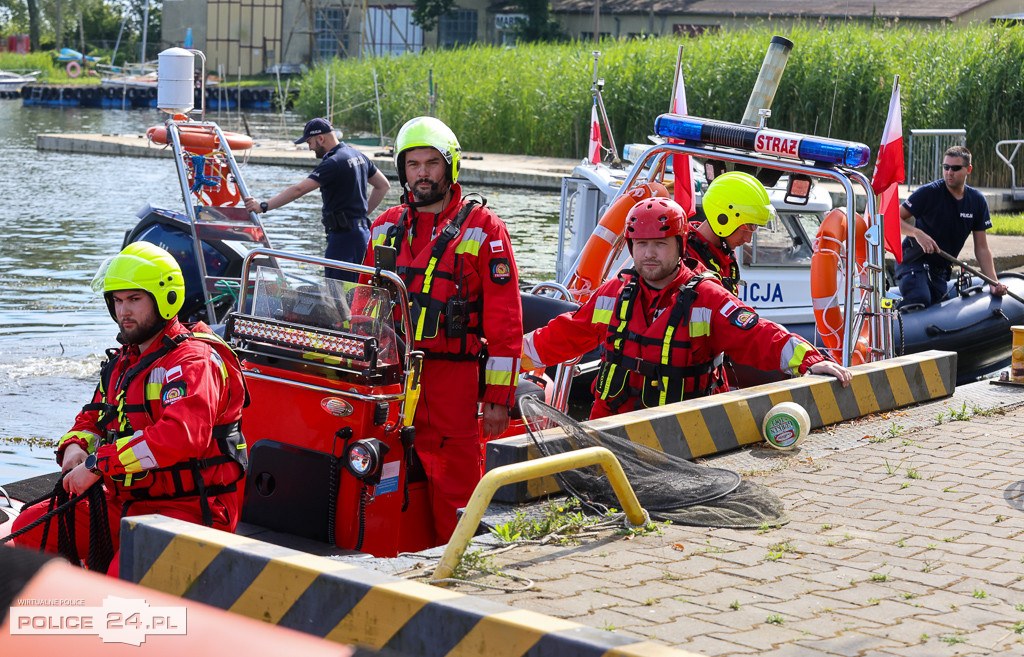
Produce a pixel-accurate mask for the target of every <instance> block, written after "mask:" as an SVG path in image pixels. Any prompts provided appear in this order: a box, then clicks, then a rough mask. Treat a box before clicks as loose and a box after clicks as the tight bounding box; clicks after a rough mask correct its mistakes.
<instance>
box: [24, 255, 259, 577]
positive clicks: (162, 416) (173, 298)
mask: <svg viewBox="0 0 1024 657" xmlns="http://www.w3.org/2000/svg"><path fill="white" fill-rule="evenodd" d="M92 286H93V290H94V291H96V292H97V293H100V294H102V295H103V298H104V300H105V301H106V304H107V309H108V310H109V312H110V316H111V317H112V318H113V319H114V321H116V322H117V325H118V328H119V329H120V333H119V335H118V341H119V342H120V343H121V344H122V346H121V348H120V349H117V350H113V349H110V350H108V351H107V356H108V359H107V361H106V362H105V363H104V364H103V366H102V367H101V369H100V382H99V385H98V386H97V388H96V392H95V394H94V396H93V399H92V402H91V403H89V404H86V405H85V406H84V407H83V409H82V412H81V413H79V414H78V417H77V418H75V424H74V426H73V427H72V429H71V431H69V432H68V433H66V434H64V436H63V437H62V438H61V439H60V441H59V442H58V446H57V462H58V463H59V464H60V466H61V471H62V472H63V474H64V477H63V480H62V482H61V484H62V485H63V489H64V491H66V492H67V493H68V494H70V495H71V496H78V495H82V494H84V493H86V492H88V493H89V496H88V498H87V499H82V500H81V501H80V502H78V503H77V504H76V505H75V506H73V507H72V508H71V509H70V511H69V513H68V516H67V517H65V518H62V519H58V518H51V519H49V520H47V521H44V522H41V523H39V524H38V525H36V526H35V527H33V528H31V529H29V530H28V531H27V532H25V533H24V534H22V535H20V536H18V537H17V538H16V539H15V541H16V544H17V545H20V546H22V547H31V548H37V549H40V550H49V551H58V549H59V550H60V551H62V552H63V553H64V554H65V556H69V557H70V558H71V560H72V561H73V562H77V561H78V558H79V557H81V559H83V560H85V559H86V555H89V556H88V560H87V564H86V565H87V566H88V567H89V568H92V569H97V570H102V569H106V570H107V572H108V573H109V574H111V575H115V576H116V574H117V571H118V563H117V555H116V554H115V552H116V550H117V546H118V534H119V528H120V521H121V518H122V517H123V516H135V515H142V514H147V513H159V514H162V515H165V516H170V517H172V518H178V519H180V520H186V521H189V522H194V523H197V524H203V525H206V526H208V527H214V528H217V529H222V530H225V531H234V529H235V526H236V525H237V523H238V518H239V514H240V512H241V505H242V487H241V485H240V484H239V482H240V481H241V479H242V477H243V476H244V474H245V467H246V449H245V444H244V441H243V438H242V434H241V431H240V426H241V423H240V418H241V416H242V408H243V406H244V405H245V404H246V403H247V399H248V395H247V392H246V389H245V382H244V379H243V378H242V372H241V367H240V365H239V363H238V359H237V358H236V357H235V354H234V352H232V351H231V348H230V347H228V345H227V344H225V343H224V342H223V341H222V340H221V339H220V338H219V337H217V336H216V335H214V334H213V332H212V331H211V330H210V328H209V327H208V326H206V325H205V324H203V323H201V322H200V323H197V324H194V325H191V326H190V327H185V326H183V325H182V324H181V323H180V322H179V321H178V318H177V315H176V313H177V312H178V310H180V309H181V306H182V304H183V302H184V297H185V283H184V279H183V277H182V273H181V268H180V267H179V266H178V263H177V262H176V261H175V260H174V258H173V257H172V256H171V255H170V254H169V253H167V252H166V251H164V250H163V249H161V248H160V247H158V246H155V245H153V244H150V243H148V242H136V243H133V244H130V245H128V246H127V247H125V248H124V250H122V251H121V253H120V254H118V255H116V256H114V257H112V258H109V259H108V260H107V261H105V262H104V263H103V265H101V267H100V269H99V271H98V272H97V274H96V277H95V278H94V279H93V283H92ZM97 484H99V485H97ZM58 492H60V491H58ZM48 507H49V504H48V503H47V502H45V501H44V502H40V503H38V504H36V505H34V506H32V507H29V508H28V509H27V510H26V511H25V512H23V513H22V514H21V515H20V516H18V518H17V520H16V521H15V523H14V533H17V532H18V531H19V530H24V529H25V528H27V527H29V526H30V525H32V524H34V523H35V521H37V520H42V517H43V516H44V515H45V514H46V513H47V509H48ZM90 520H91V522H93V523H96V524H98V525H99V526H98V528H94V531H93V532H90ZM51 525H53V527H51ZM65 527H66V530H65ZM91 538H92V539H93V540H92V541H91V540H90V539H91ZM58 543H61V544H62V545H60V546H59V548H58ZM104 553H105V554H104ZM108 560H109V561H108ZM108 563H109V568H108Z"/></svg>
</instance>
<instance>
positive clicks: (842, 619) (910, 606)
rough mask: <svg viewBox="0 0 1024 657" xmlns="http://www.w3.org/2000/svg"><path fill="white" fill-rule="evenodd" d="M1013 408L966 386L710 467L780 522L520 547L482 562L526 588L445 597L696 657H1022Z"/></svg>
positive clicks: (1022, 518) (1012, 392)
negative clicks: (773, 505)
mask: <svg viewBox="0 0 1024 657" xmlns="http://www.w3.org/2000/svg"><path fill="white" fill-rule="evenodd" d="M1022 403H1024V389H1020V388H1008V387H1003V386H995V385H991V384H989V383H988V382H982V383H975V384H971V385H968V386H963V387H960V388H958V389H957V391H956V393H955V394H954V396H953V397H952V398H948V399H944V400H940V401H935V402H930V403H926V404H922V405H919V406H915V407H912V408H909V409H905V410H901V411H895V412H892V413H885V414H881V415H876V416H873V417H867V418H864V419H861V420H856V421H853V422H847V423H843V424H841V425H835V426H832V427H829V428H828V429H826V430H823V431H816V432H814V433H813V434H811V436H810V437H809V438H808V440H807V441H805V442H804V443H803V444H802V445H801V446H800V448H798V450H795V451H792V452H780V451H777V450H774V449H772V448H770V447H767V446H765V445H764V444H763V443H762V444H761V445H760V446H755V447H754V448H752V449H749V450H744V451H739V452H734V453H731V454H727V455H724V456H721V457H717V458H714V459H709V460H708V461H707V464H708V465H713V466H717V467H726V468H730V469H734V470H737V471H740V472H741V473H742V474H744V475H745V476H746V477H748V478H751V479H754V480H755V481H757V482H758V483H761V484H763V485H765V486H767V487H768V488H770V489H771V490H772V491H773V492H774V493H776V494H777V495H778V496H779V497H780V498H782V500H783V501H784V503H785V505H786V509H787V513H788V514H789V516H790V517H791V518H792V521H791V522H790V523H789V524H787V525H785V526H783V527H763V528H762V529H760V530H734V529H707V528H700V527H683V526H679V525H659V526H658V531H657V532H656V533H651V534H647V535H643V536H634V537H628V538H627V537H624V536H621V535H616V534H614V533H613V532H610V531H606V532H605V533H604V535H602V536H600V537H598V538H596V539H590V540H588V541H586V542H584V543H583V544H581V545H565V546H563V545H558V544H557V543H549V544H547V545H520V546H517V547H515V548H513V549H511V550H507V551H503V552H500V553H497V554H494V555H493V556H492V557H489V559H490V563H491V564H492V567H493V568H494V569H496V570H498V571H501V572H502V573H504V574H505V575H513V576H516V577H519V578H525V579H528V580H531V581H532V582H534V587H533V588H532V589H531V590H529V591H525V592H518V593H509V592H503V591H496V590H487V589H478V588H475V587H473V586H471V585H465V584H464V585H460V586H458V587H457V589H456V590H458V591H462V592H465V593H467V594H469V595H472V596H474V597H479V598H481V599H485V600H492V601H500V602H502V603H503V604H509V605H512V606H514V607H516V608H518V609H524V610H529V611H533V612H540V613H543V614H546V615H548V616H552V617H555V618H560V619H563V620H565V621H570V622H575V623H582V624H585V625H588V626H590V627H596V628H601V629H604V630H606V631H609V632H613V633H615V634H618V635H622V636H625V637H630V638H634V639H637V640H640V639H647V640H649V641H655V642H658V643H664V644H666V645H668V646H672V647H675V648H682V649H684V650H687V651H691V652H693V653H697V654H700V655H707V656H712V655H714V656H725V655H748V654H758V655H762V656H771V657H787V656H800V657H826V656H833V655H843V656H850V655H889V656H894V655H899V656H904V657H911V656H915V655H954V654H955V655H1021V654H1024V566H1022V565H1021V562H1022V561H1024V541H1022V540H1021V538H1022V536H1024V453H1022V452H1021V450H1020V449H1019V444H1020V442H1021V441H1022V440H1024V429H1022V426H1024V407H1022ZM471 549H472V548H471ZM484 554H486V551H484V552H481V555H484ZM477 581H480V582H482V583H483V584H491V585H495V586H499V587H503V588H510V589H514V588H517V587H521V582H522V581H523V580H522V579H520V580H511V579H508V578H507V577H500V576H495V575H487V574H481V575H479V576H478V578H477Z"/></svg>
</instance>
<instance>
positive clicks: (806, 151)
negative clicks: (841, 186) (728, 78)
mask: <svg viewBox="0 0 1024 657" xmlns="http://www.w3.org/2000/svg"><path fill="white" fill-rule="evenodd" d="M654 132H655V133H656V134H657V135H658V136H659V137H665V138H669V139H683V140H685V141H693V142H702V143H705V144H714V145H715V146H728V147H731V148H742V149H745V150H748V151H754V152H757V153H765V154H766V155H776V156H778V157H785V158H790V159H794V160H812V161H814V162H825V163H827V164H841V165H843V166H847V167H852V168H858V167H862V166H864V165H865V164H867V163H868V160H870V159H871V149H870V148H869V147H868V146H866V145H864V144H859V143H857V142H853V141H840V140H838V139H826V138H825V137H814V136H812V135H801V134H797V133H795V132H783V131H782V130H768V129H767V128H757V127H754V126H749V125H740V124H739V123H727V122H725V121H714V120H712V119H701V118H698V117H696V116H683V115H680V114H662V115H661V116H659V117H658V118H657V119H655V121H654Z"/></svg>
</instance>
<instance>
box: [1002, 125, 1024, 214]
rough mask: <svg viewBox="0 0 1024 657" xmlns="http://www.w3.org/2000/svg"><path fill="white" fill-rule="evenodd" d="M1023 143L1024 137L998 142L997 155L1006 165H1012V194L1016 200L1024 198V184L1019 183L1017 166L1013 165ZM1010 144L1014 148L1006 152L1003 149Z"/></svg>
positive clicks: (1007, 147)
mask: <svg viewBox="0 0 1024 657" xmlns="http://www.w3.org/2000/svg"><path fill="white" fill-rule="evenodd" d="M1021 144H1024V139H1004V140H1002V141H1000V142H996V155H998V156H999V159H1000V160H1002V161H1003V162H1005V163H1006V166H1008V167H1010V196H1011V198H1013V200H1014V201H1019V200H1021V199H1024V186H1018V185H1017V168H1016V167H1015V166H1014V165H1013V162H1014V160H1016V159H1017V152H1018V151H1020V145H1021ZM1010 146H1013V150H1012V151H1008V153H1007V154H1004V153H1003V150H1002V149H1003V148H1004V147H1005V148H1006V149H1009V147H1010Z"/></svg>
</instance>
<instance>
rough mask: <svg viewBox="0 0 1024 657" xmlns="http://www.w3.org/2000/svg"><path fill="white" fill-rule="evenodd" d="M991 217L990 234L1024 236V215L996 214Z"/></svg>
mask: <svg viewBox="0 0 1024 657" xmlns="http://www.w3.org/2000/svg"><path fill="white" fill-rule="evenodd" d="M991 217H992V228H991V229H990V230H989V232H990V233H992V234H994V235H1024V214H1000V213H994V214H992V215H991Z"/></svg>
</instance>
